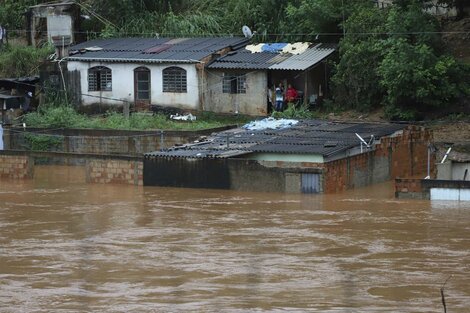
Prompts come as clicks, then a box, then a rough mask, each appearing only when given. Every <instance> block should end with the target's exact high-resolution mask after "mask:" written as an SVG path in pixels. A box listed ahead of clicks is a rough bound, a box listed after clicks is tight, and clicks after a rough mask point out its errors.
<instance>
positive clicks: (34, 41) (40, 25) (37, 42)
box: [26, 1, 83, 47]
mask: <svg viewBox="0 0 470 313" xmlns="http://www.w3.org/2000/svg"><path fill="white" fill-rule="evenodd" d="M26 21H27V32H28V44H29V45H32V46H35V47H40V46H42V45H44V44H45V43H48V42H50V43H52V42H53V37H55V38H61V37H64V38H67V41H70V42H72V43H78V42H81V41H82V38H83V36H81V35H80V25H81V16H80V6H79V5H78V4H77V3H75V1H61V2H50V3H43V4H38V5H35V6H31V7H29V9H28V11H27V12H26ZM57 40H58V39H57Z"/></svg>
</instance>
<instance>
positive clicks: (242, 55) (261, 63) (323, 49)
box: [208, 44, 335, 71]
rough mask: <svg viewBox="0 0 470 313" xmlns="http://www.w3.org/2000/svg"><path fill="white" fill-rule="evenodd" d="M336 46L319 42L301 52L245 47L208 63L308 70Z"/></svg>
mask: <svg viewBox="0 0 470 313" xmlns="http://www.w3.org/2000/svg"><path fill="white" fill-rule="evenodd" d="M334 51H335V48H334V47H333V46H331V45H325V44H319V45H316V46H315V47H311V48H308V49H307V50H305V51H304V52H303V53H301V54H297V55H293V54H290V53H273V52H256V53H251V52H250V51H248V50H246V49H243V50H240V51H235V52H233V53H230V54H228V55H225V56H222V57H220V58H218V59H217V60H215V61H214V62H212V63H211V64H209V65H208V68H210V69H253V70H254V69H265V70H299V71H303V70H306V69H308V68H310V67H312V66H314V65H315V64H317V63H318V62H321V61H322V60H324V59H325V58H326V57H328V56H329V55H331V54H332V53H333V52H334Z"/></svg>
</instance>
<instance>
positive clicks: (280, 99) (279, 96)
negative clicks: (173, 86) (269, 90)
mask: <svg viewBox="0 0 470 313" xmlns="http://www.w3.org/2000/svg"><path fill="white" fill-rule="evenodd" d="M275 94H276V111H278V112H280V111H282V106H283V105H284V88H283V86H282V83H279V86H278V87H276V92H275Z"/></svg>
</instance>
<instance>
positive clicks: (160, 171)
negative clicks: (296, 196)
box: [143, 120, 433, 193]
mask: <svg viewBox="0 0 470 313" xmlns="http://www.w3.org/2000/svg"><path fill="white" fill-rule="evenodd" d="M271 121H272V122H275V120H271ZM263 123H264V126H266V124H267V125H268V127H263V124H261V125H257V124H253V125H251V126H247V127H245V128H237V129H232V130H228V131H224V132H220V133H217V134H214V135H213V136H211V137H210V138H207V139H206V140H204V141H200V142H195V143H192V144H188V145H184V146H179V147H173V148H171V149H169V150H166V151H155V152H152V153H147V154H145V157H144V174H143V180H144V181H143V183H144V185H148V186H170V187H189V188H220V189H234V190H245V191H264V192H281V193H285V192H287V193H331V192H339V191H344V190H347V189H351V188H355V187H361V186H367V185H371V184H374V183H379V182H384V181H387V180H390V179H394V178H396V177H410V176H415V175H422V174H425V173H426V170H427V167H428V163H427V156H428V155H427V146H428V143H429V141H430V140H431V139H432V138H431V133H430V132H429V131H428V130H426V129H424V128H423V127H417V126H408V125H404V124H390V123H380V124H374V123H343V122H331V121H323V120H301V121H291V124H289V123H288V124H287V125H282V128H275V129H271V128H269V121H267V122H266V121H265V122H263ZM432 164H433V163H432Z"/></svg>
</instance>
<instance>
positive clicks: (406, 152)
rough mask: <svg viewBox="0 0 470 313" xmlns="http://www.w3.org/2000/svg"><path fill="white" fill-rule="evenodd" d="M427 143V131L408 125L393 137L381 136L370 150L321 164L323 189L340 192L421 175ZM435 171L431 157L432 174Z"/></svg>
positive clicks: (428, 132) (430, 136)
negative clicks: (378, 141)
mask: <svg viewBox="0 0 470 313" xmlns="http://www.w3.org/2000/svg"><path fill="white" fill-rule="evenodd" d="M429 142H432V133H431V132H430V131H429V130H426V129H425V128H423V127H419V126H410V127H407V128H406V129H404V130H403V132H402V133H401V134H399V135H397V136H394V137H386V138H382V139H381V141H380V143H379V144H377V145H376V146H375V149H374V150H373V151H370V152H366V153H362V154H358V155H355V156H351V157H347V158H344V159H340V160H336V161H331V162H328V163H326V164H325V178H324V190H325V192H327V193H332V192H340V191H344V190H347V189H351V188H354V187H361V186H367V185H370V184H374V183H379V182H383V181H387V180H390V179H394V178H397V177H412V176H417V175H424V176H425V174H426V172H427V157H428V150H427V149H428V143H429ZM435 172H436V170H435V160H434V157H433V158H432V159H431V173H432V175H435ZM424 176H423V177H424Z"/></svg>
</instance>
